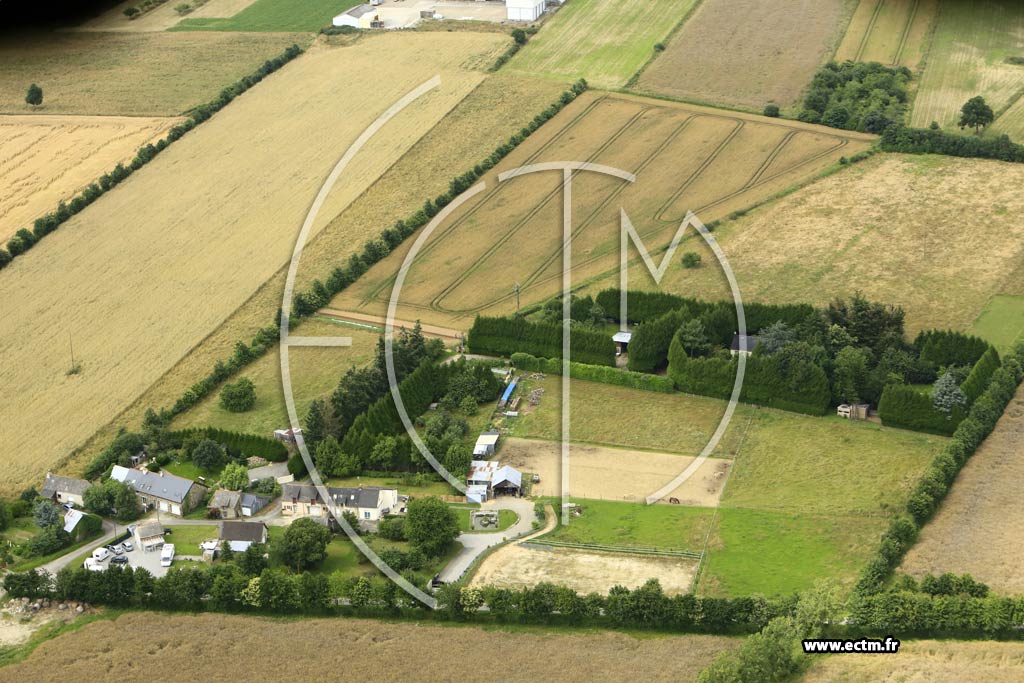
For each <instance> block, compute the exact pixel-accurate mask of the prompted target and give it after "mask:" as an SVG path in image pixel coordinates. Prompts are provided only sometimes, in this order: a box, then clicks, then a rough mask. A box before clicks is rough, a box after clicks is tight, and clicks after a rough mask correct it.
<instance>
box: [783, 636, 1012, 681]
mask: <svg viewBox="0 0 1024 683" xmlns="http://www.w3.org/2000/svg"><path fill="white" fill-rule="evenodd" d="M1022 678H1024V645H1022V644H1021V643H994V642H956V641H941V640H910V641H907V640H905V641H903V642H902V643H901V644H900V652H899V654H898V655H892V656H885V655H880V656H877V657H876V656H866V655H865V656H861V657H858V656H852V655H837V656H831V657H821V656H819V657H817V658H816V659H815V660H814V663H813V664H812V665H811V668H810V670H809V671H808V672H807V673H806V674H804V676H803V677H802V678H801V679H800V681H801V683H876V682H878V681H885V682H886V683H890V682H891V683H896V682H897V681H899V682H900V683H963V681H986V683H1017V681H1020V680H1021V679H1022Z"/></svg>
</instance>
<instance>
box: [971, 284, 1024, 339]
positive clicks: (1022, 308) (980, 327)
mask: <svg viewBox="0 0 1024 683" xmlns="http://www.w3.org/2000/svg"><path fill="white" fill-rule="evenodd" d="M969 332H970V333H971V334H974V335H977V336H979V337H981V338H982V339H985V340H987V341H989V342H991V343H992V344H993V345H994V346H995V347H996V348H997V349H999V351H1000V352H1001V353H1002V352H1006V351H1009V350H1010V349H1012V348H1013V345H1014V344H1015V343H1016V342H1017V340H1019V339H1020V338H1021V334H1022V333H1024V296H1009V295H1006V294H997V295H996V296H994V297H992V300H991V301H989V302H988V305H987V306H985V308H984V309H983V310H982V311H981V314H980V315H979V316H978V319H977V320H975V321H974V324H973V325H971V329H970V330H969Z"/></svg>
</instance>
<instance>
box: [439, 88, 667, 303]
mask: <svg viewBox="0 0 1024 683" xmlns="http://www.w3.org/2000/svg"><path fill="white" fill-rule="evenodd" d="M652 109H653V107H645V108H642V109H640V110H639V111H638V112H636V113H635V114H634V115H633V116H632V117H630V118H629V120H628V121H626V122H625V123H624V124H623V125H622V127H621V128H620V129H619V130H617V131H616V132H615V134H614V135H612V136H611V137H609V138H608V139H607V140H605V141H604V143H602V144H601V145H600V146H599V147H598V148H597V149H596V150H594V152H593V153H591V154H590V155H589V157H588V158H587V162H588V163H589V162H592V161H594V160H595V159H597V157H598V155H600V154H601V153H602V152H604V151H606V150H607V149H608V148H609V147H611V146H612V144H613V143H615V141H617V140H618V139H619V138H620V137H622V136H623V135H625V134H626V133H627V132H628V131H629V130H630V129H631V128H632V127H633V126H634V124H636V122H637V121H638V120H640V118H641V117H642V116H643V115H644V114H646V113H647V112H649V111H651V110H652ZM578 175H579V171H573V172H572V176H573V177H576V176H578ZM498 187H501V186H496V188H495V189H497V188H498ZM561 194H562V187H561V186H558V187H556V188H555V189H553V190H551V191H550V192H548V193H547V195H545V196H544V197H543V198H542V199H541V200H540V201H539V202H537V204H536V205H535V206H534V207H533V208H532V209H530V211H528V212H527V213H526V215H525V216H523V217H522V218H521V219H519V220H518V221H516V224H515V225H513V226H512V227H511V228H509V229H508V230H507V231H506V232H505V233H504V234H503V235H502V236H501V237H500V238H499V239H498V240H496V241H495V242H494V243H492V244H491V246H490V247H488V248H487V250H485V251H484V252H483V253H482V254H480V255H479V257H478V258H477V259H476V260H475V261H474V263H473V265H472V266H471V267H469V268H467V269H466V270H464V271H463V272H462V273H460V274H459V275H458V276H457V277H456V278H455V280H454V281H452V282H451V283H449V284H448V285H447V286H445V288H444V289H442V290H441V291H440V292H439V293H438V294H437V296H435V297H434V298H433V299H432V300H431V302H430V308H431V309H432V310H435V311H438V312H441V313H460V312H461V311H456V310H449V309H446V308H444V307H442V306H441V303H440V302H441V301H443V300H444V299H445V298H447V297H448V296H449V295H450V294H451V293H452V291H453V290H454V289H456V288H457V287H458V286H459V285H461V284H462V283H463V282H465V281H466V280H467V279H468V278H469V276H470V275H472V274H473V273H474V272H476V271H477V270H479V269H480V267H481V265H482V264H483V262H485V261H486V260H487V259H488V258H490V257H491V256H493V255H494V254H495V253H497V252H498V251H500V250H501V248H502V246H503V245H504V244H505V243H506V242H508V241H509V240H510V239H512V237H513V236H515V234H516V233H517V232H519V231H520V230H522V229H523V227H525V226H526V225H527V223H529V221H530V219H532V218H533V217H534V216H536V215H537V214H539V213H540V212H541V211H542V210H544V209H545V208H546V207H547V206H548V204H549V203H550V202H552V201H553V200H554V199H555V197H557V196H559V195H561ZM486 199H487V198H484V200H483V201H479V202H477V204H475V206H483V205H484V204H485V203H486ZM445 234H446V235H447V234H448V233H445ZM443 236H444V235H442V237H443ZM437 241H438V240H435V242H437ZM490 305H493V304H488V306H490Z"/></svg>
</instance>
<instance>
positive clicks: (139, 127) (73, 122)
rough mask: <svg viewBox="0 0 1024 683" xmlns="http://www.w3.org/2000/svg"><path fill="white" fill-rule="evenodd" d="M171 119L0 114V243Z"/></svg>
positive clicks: (162, 129) (154, 134) (154, 136)
mask: <svg viewBox="0 0 1024 683" xmlns="http://www.w3.org/2000/svg"><path fill="white" fill-rule="evenodd" d="M176 122H177V119H173V118H144V117H130V116H47V115H38V116H30V115H25V116H0V243H2V242H6V241H7V239H8V238H9V237H10V236H11V235H13V234H14V233H15V232H16V231H17V230H18V229H19V228H29V229H31V228H32V221H34V220H35V219H36V218H38V217H40V216H42V215H43V214H45V213H48V212H50V211H53V210H54V209H55V208H56V207H57V204H58V202H61V201H67V200H69V199H71V198H72V197H74V196H75V195H76V194H78V193H79V192H80V191H81V190H82V189H83V188H85V186H87V185H89V184H90V183H92V182H94V181H95V180H96V179H97V178H99V177H100V176H101V175H103V174H104V173H106V172H107V171H109V170H110V169H112V168H113V167H114V166H116V165H117V164H118V163H120V162H126V161H128V160H130V159H131V158H132V157H133V156H135V152H136V151H137V150H138V148H139V147H141V146H143V145H145V144H147V143H150V142H154V141H155V140H157V139H159V138H161V137H163V135H164V134H165V133H166V132H167V129H168V128H170V127H171V126H173V125H174V124H175V123H176Z"/></svg>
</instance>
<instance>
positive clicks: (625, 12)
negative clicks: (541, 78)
mask: <svg viewBox="0 0 1024 683" xmlns="http://www.w3.org/2000/svg"><path fill="white" fill-rule="evenodd" d="M694 1H695V0H650V1H649V2H633V1H632V0H573V2H571V3H569V4H568V5H566V6H565V7H564V8H563V9H562V10H560V11H559V12H558V14H556V15H555V16H554V17H552V18H551V19H550V20H549V21H548V22H547V23H546V24H545V25H544V27H543V28H542V29H541V30H540V32H539V33H538V34H537V35H536V36H535V37H534V38H533V39H532V40H531V41H530V42H529V44H528V45H527V46H526V47H525V48H523V50H522V51H521V52H520V53H519V54H518V55H516V57H515V58H514V59H513V60H512V61H511V62H510V63H509V67H511V68H513V69H515V70H516V71H524V72H529V73H531V74H535V73H542V74H546V75H550V76H554V77H559V78H579V77H580V76H583V77H584V78H586V79H587V81H588V82H590V83H592V84H593V85H597V86H600V87H605V88H613V87H619V86H622V85H625V84H626V81H628V80H629V78H630V76H632V75H633V74H634V73H636V72H637V70H639V69H640V67H641V66H643V65H644V63H645V62H647V60H648V59H649V58H650V57H651V56H652V55H653V54H654V44H655V43H658V42H661V41H664V40H665V38H666V37H667V36H668V34H669V32H670V31H671V30H672V29H673V28H674V27H675V25H676V24H677V23H679V21H681V20H682V18H683V17H684V16H685V15H686V13H687V11H689V9H690V7H691V6H692V5H693V4H694Z"/></svg>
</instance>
